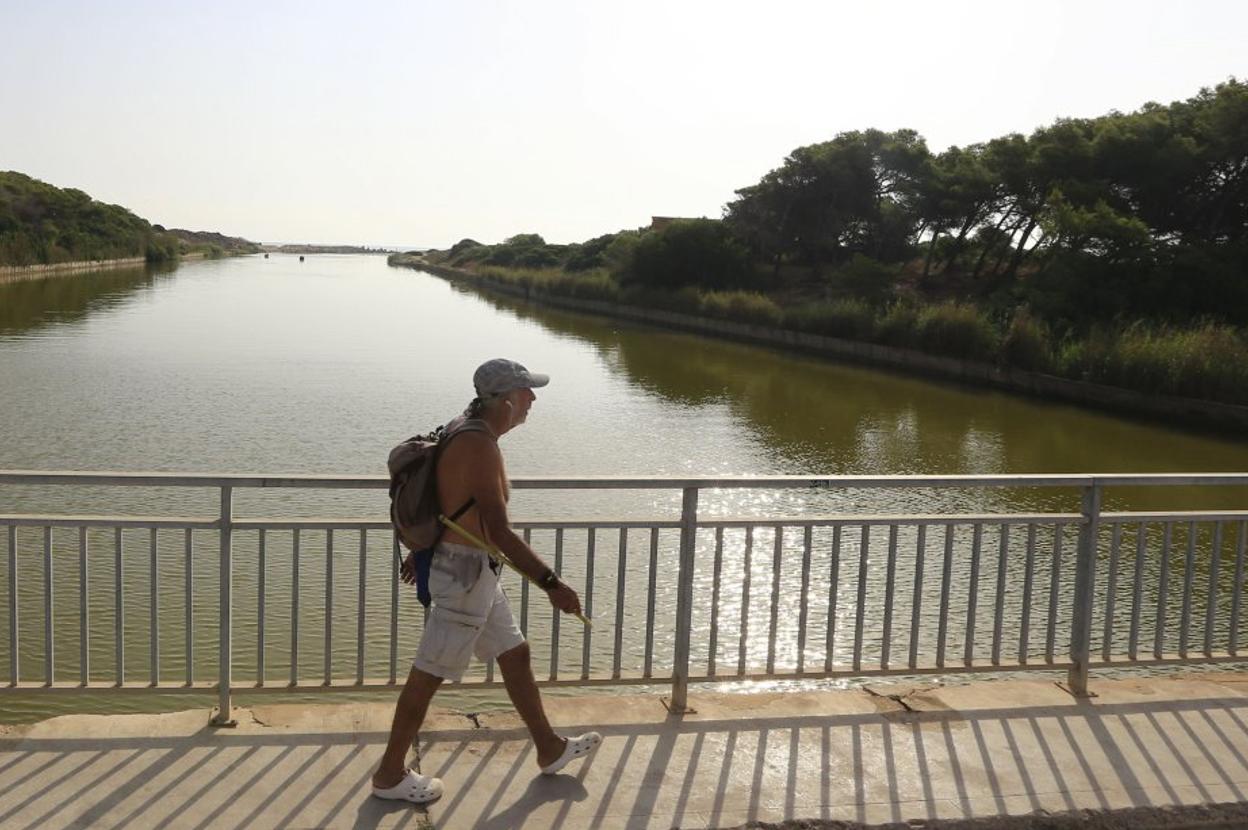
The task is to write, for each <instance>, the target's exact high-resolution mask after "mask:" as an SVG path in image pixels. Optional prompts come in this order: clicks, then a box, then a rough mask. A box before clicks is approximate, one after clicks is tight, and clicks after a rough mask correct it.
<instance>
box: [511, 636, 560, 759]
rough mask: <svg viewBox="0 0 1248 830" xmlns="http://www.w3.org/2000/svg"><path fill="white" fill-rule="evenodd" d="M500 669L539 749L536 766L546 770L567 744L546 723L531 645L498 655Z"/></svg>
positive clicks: (523, 644)
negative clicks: (534, 673) (532, 659)
mask: <svg viewBox="0 0 1248 830" xmlns="http://www.w3.org/2000/svg"><path fill="white" fill-rule="evenodd" d="M498 668H499V669H500V670H501V671H502V673H503V685H504V686H506V687H507V695H508V696H509V697H510V698H511V703H512V705H513V706H515V707H516V711H517V712H518V713H520V719H521V720H523V721H524V725H525V726H527V727H528V728H529V734H530V735H532V736H533V744H534V745H535V746H536V747H537V765H538V766H539V767H544V766H546V765H547V764H551V763H554V762H555V761H556V760H558V758H559V756H560V755H561V754H563V745H564V744H565V743H567V741H566V740H565V739H563V738H561V737H559V736H558V735H557V734H555V730H554V729H552V728H551V726H550V721H548V720H547V719H546V710H545V709H544V708H543V707H542V694H541V692H539V691H538V689H537V680H536V679H535V678H534V677H533V666H532V664H531V663H530V660H529V644H528V643H521V644H520V645H518V646H516V647H515V648H513V649H509V650H508V651H504V652H503V653H502V654H500V655H498Z"/></svg>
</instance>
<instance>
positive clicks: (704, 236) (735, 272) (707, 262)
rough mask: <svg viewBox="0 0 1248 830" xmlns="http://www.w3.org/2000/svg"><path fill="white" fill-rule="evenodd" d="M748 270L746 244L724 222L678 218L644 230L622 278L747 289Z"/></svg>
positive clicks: (653, 284) (652, 285) (631, 282)
mask: <svg viewBox="0 0 1248 830" xmlns="http://www.w3.org/2000/svg"><path fill="white" fill-rule="evenodd" d="M752 275H753V268H752V267H751V262H750V257H749V253H748V252H747V251H746V249H745V246H744V245H742V244H741V243H740V242H738V241H737V240H736V239H735V238H733V236H732V234H731V233H730V232H729V230H728V228H727V226H725V225H724V223H722V222H719V221H716V220H713V219H682V220H679V221H676V222H672V223H671V224H670V225H668V226H667V227H665V228H663V229H662V230H658V231H650V232H648V233H646V234H643V235H642V236H641V238H640V239H639V240H638V241H637V243H636V246H635V247H634V248H633V250H632V255H631V257H630V259H629V261H628V262H627V263H625V264H624V266H623V269H622V273H621V282H622V283H625V284H629V285H642V286H646V287H649V288H663V289H668V290H675V289H678V288H682V287H684V286H686V285H692V286H696V287H698V288H702V289H708V290H712V291H718V290H726V289H734V288H748V287H749V284H750V281H751V277H752Z"/></svg>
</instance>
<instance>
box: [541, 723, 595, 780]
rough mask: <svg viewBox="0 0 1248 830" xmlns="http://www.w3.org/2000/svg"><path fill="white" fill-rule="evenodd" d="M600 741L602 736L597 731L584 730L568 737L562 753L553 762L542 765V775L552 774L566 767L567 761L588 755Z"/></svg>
mask: <svg viewBox="0 0 1248 830" xmlns="http://www.w3.org/2000/svg"><path fill="white" fill-rule="evenodd" d="M600 743H602V736H601V735H599V734H598V733H597V732H586V733H585V734H584V735H577V736H576V737H575V738H568V739H567V743H565V744H564V745H563V754H562V755H560V756H559V758H558V760H556V761H555V762H554V763H550V764H547V765H546V766H544V767H542V775H554V774H555V773H556V772H558V771H559V770H561V769H563V768H564V767H566V766H567V765H568V763H569V762H571V761H575V760H576V759H577V758H584V757H585V756H586V755H589V753H591V752H593V751H594V750H595V749H597V748H598V744H600Z"/></svg>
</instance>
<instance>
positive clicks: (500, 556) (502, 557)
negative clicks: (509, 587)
mask: <svg viewBox="0 0 1248 830" xmlns="http://www.w3.org/2000/svg"><path fill="white" fill-rule="evenodd" d="M438 520H439V521H440V522H442V524H444V525H446V526H447V527H449V528H450V529H451V530H453V531H455V532H456V533H458V534H459V535H460V536H463V537H464V538H465V539H467V540H468V541H469V542H472V543H473V544H474V545H476V546H477V547H479V548H481V550H483V551H486V552H487V553H489V554H490V555H491V556H493V557H494V558H495V559H497V560H498V561H499V562H502V563H503V564H504V565H506V566H507V567H509V568H511V569H512V570H513V571H515V572H516V573H518V574H520V575H521V576H522V577H524V578H525V579H527V580H528V581H529V582H532V583H533V584H534V585H537V587H539V588H541V587H542V586H541V585H538V584H537V580H536V579H534V578H533V577H531V576H529V575H528V574H526V573H525V572H524V571H522V570H520V569H519V568H517V567H516V563H515V562H512V561H511V560H510V559H508V558H507V555H506V554H505V553H503V552H502V551H501V550H499V549H498V548H496V547H494V546H493V545H490V544H487V543H485V542H483V541H482V540H480V539H478V538H477V537H476V536H474V535H473V534H471V533H469V532H468V531H466V530H464V529H463V527H461V526H460V525H459V523H458V522H456V521H455V520H454V519H448V518H446V517H445V516H438ZM575 616H576V618H577V619H578V620H580V621H581V622H583V623H585V625H587V626H589V627H590V628H593V627H594V623H593V621H592V620H590V618H589V617H587V616H585V615H584V614H582V613H580V612H579V611H578V612H577V613H576V615H575Z"/></svg>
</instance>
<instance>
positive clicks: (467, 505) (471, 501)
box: [451, 496, 477, 522]
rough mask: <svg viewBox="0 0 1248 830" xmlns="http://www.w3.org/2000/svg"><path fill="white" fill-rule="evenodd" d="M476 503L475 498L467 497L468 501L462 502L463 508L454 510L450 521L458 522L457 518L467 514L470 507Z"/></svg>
mask: <svg viewBox="0 0 1248 830" xmlns="http://www.w3.org/2000/svg"><path fill="white" fill-rule="evenodd" d="M476 503H477V499H476V496H469V497H468V501H466V502H464V506H463V507H461V508H459V509H458V510H456V511H455V512H454V513H452V514H451V521H452V522H457V521H459V517H460V516H462V515H464V514H465V513H467V512H468V511H469V510H471V509H472V506H473V505H474V504H476Z"/></svg>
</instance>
